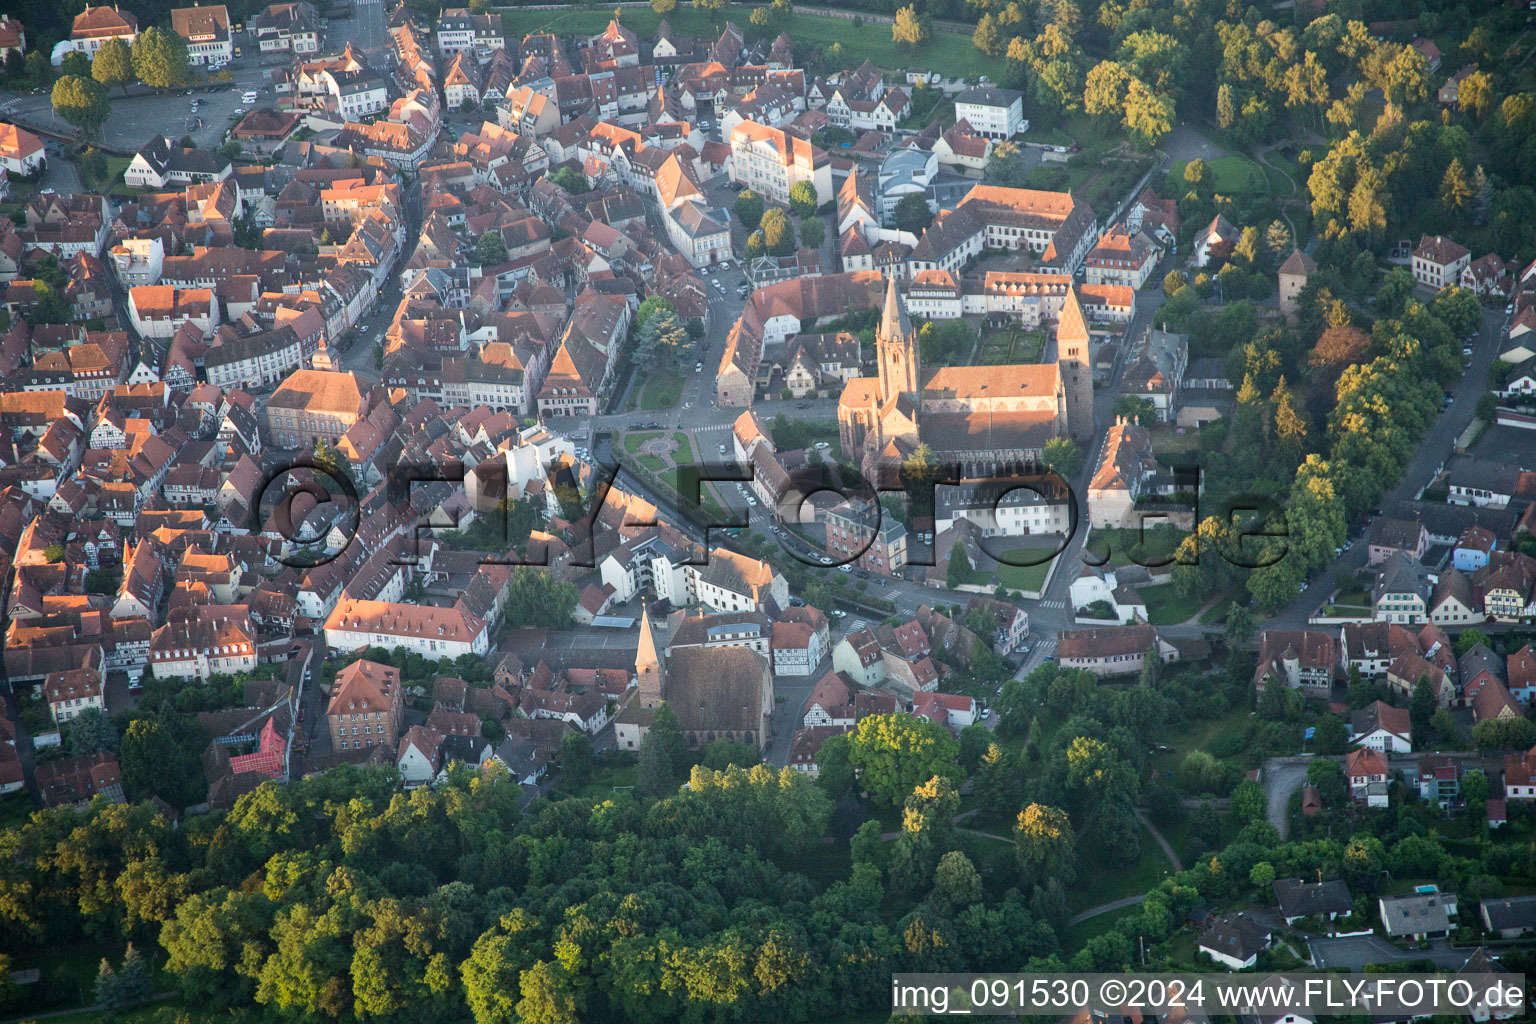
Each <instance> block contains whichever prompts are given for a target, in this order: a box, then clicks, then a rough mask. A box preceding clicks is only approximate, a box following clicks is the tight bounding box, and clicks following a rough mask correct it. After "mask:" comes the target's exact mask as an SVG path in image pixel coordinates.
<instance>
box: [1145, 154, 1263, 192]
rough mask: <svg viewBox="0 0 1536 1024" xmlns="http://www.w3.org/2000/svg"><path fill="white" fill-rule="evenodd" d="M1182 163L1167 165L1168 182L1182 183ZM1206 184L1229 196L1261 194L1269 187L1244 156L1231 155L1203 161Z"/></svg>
mask: <svg viewBox="0 0 1536 1024" xmlns="http://www.w3.org/2000/svg"><path fill="white" fill-rule="evenodd" d="M1184 163H1185V162H1184V161H1183V160H1175V161H1173V162H1172V163H1171V164H1169V165H1168V180H1169V181H1173V182H1177V183H1178V184H1179V185H1180V186H1182V185H1183V183H1184ZM1205 178H1206V182H1209V183H1211V185H1210V187H1213V188H1214V189H1215V190H1216V191H1217V192H1221V193H1223V194H1227V195H1231V194H1234V193H1239V192H1261V191H1264V190H1265V189H1267V188H1268V187H1269V185H1268V183H1267V182H1266V181H1265V179H1264V175H1263V173H1262V172H1261V171H1260V170H1259V168H1258V166H1257V165H1256V164H1254V162H1253V161H1252V160H1250V159H1248V158H1247V157H1245V156H1238V155H1237V154H1233V155H1231V156H1223V157H1217V158H1216V159H1215V160H1207V161H1205Z"/></svg>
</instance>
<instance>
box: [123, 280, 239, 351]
mask: <svg viewBox="0 0 1536 1024" xmlns="http://www.w3.org/2000/svg"><path fill="white" fill-rule="evenodd" d="M128 322H129V323H131V324H133V329H134V330H135V331H137V332H138V334H139V337H141V338H171V337H173V336H175V334H176V332H177V331H179V330H181V328H182V325H183V324H191V325H192V326H193V327H195V328H196V329H197V331H198V333H199V334H200V335H201V336H202V337H204V338H209V337H212V336H213V331H214V328H215V327H217V326H218V325H219V303H218V300H217V299H215V298H214V297H213V290H212V289H209V288H177V287H175V286H174V285H164V284H146V285H140V286H139V287H137V288H130V289H129V290H128Z"/></svg>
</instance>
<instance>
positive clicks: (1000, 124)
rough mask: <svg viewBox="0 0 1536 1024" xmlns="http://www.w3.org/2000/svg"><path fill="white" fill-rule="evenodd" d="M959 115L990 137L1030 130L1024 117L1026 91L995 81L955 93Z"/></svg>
mask: <svg viewBox="0 0 1536 1024" xmlns="http://www.w3.org/2000/svg"><path fill="white" fill-rule="evenodd" d="M955 119H956V120H957V121H958V120H965V121H969V122H970V124H971V129H972V130H973V131H974V132H975V133H976V134H977V135H982V136H985V137H986V138H989V139H1011V138H1013V137H1014V136H1015V135H1017V134H1019V133H1020V132H1027V131H1029V122H1028V121H1026V120H1024V94H1023V93H1021V92H1015V91H1014V90H1012V89H999V88H998V87H997V86H995V85H980V86H976V87H975V88H972V89H967V90H965V92H962V93H961V94H960V95H959V96H956V97H955Z"/></svg>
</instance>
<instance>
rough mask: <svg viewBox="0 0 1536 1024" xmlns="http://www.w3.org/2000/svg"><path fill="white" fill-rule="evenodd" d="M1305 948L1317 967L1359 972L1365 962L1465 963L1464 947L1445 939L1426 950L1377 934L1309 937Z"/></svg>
mask: <svg viewBox="0 0 1536 1024" xmlns="http://www.w3.org/2000/svg"><path fill="white" fill-rule="evenodd" d="M1307 948H1308V950H1310V951H1311V953H1312V961H1313V963H1314V964H1316V965H1317V968H1318V970H1325V969H1327V968H1333V967H1343V968H1346V969H1348V970H1351V971H1356V972H1358V971H1362V970H1364V969H1365V965H1366V964H1394V963H1404V962H1406V961H1409V960H1433V961H1434V962H1435V965H1436V966H1437V967H1441V968H1444V969H1446V970H1455V969H1457V968H1459V967H1461V966H1462V965H1463V964H1465V963H1466V962H1467V956H1468V955H1469V954H1468V952H1467V951H1465V950H1459V949H1454V948H1452V947H1451V946H1450V945H1449V944H1448V943H1447V942H1445V940H1443V939H1442V940H1440V941H1437V942H1434V943H1432V944H1431V947H1430V948H1429V949H1415V950H1403V949H1399V948H1398V947H1396V946H1394V945H1392V943H1390V942H1388V941H1387V940H1386V939H1384V938H1382V937H1381V936H1379V935H1360V936H1354V937H1350V938H1338V939H1308V940H1307Z"/></svg>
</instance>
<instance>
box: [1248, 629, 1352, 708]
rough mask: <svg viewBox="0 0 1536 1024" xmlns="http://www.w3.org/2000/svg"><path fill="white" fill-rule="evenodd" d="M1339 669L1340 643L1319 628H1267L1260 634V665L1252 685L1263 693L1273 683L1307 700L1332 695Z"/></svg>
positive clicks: (1330, 634) (1255, 672)
mask: <svg viewBox="0 0 1536 1024" xmlns="http://www.w3.org/2000/svg"><path fill="white" fill-rule="evenodd" d="M1338 668H1339V644H1338V640H1337V639H1336V638H1335V637H1334V635H1333V634H1332V633H1327V632H1324V631H1322V630H1317V629H1266V630H1264V631H1262V632H1261V633H1260V634H1259V663H1258V667H1257V668H1256V669H1255V670H1254V675H1253V685H1254V687H1255V689H1256V690H1258V691H1259V692H1260V693H1262V692H1263V691H1264V689H1265V687H1266V686H1268V685H1269V684H1270V683H1271V682H1277V683H1280V684H1281V685H1283V686H1286V687H1289V688H1290V689H1292V690H1300V691H1301V692H1302V693H1303V694H1305V695H1306V696H1308V697H1317V698H1321V699H1323V700H1326V699H1328V698H1329V697H1331V696H1332V695H1333V683H1334V677H1335V675H1336V673H1337V672H1338Z"/></svg>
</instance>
